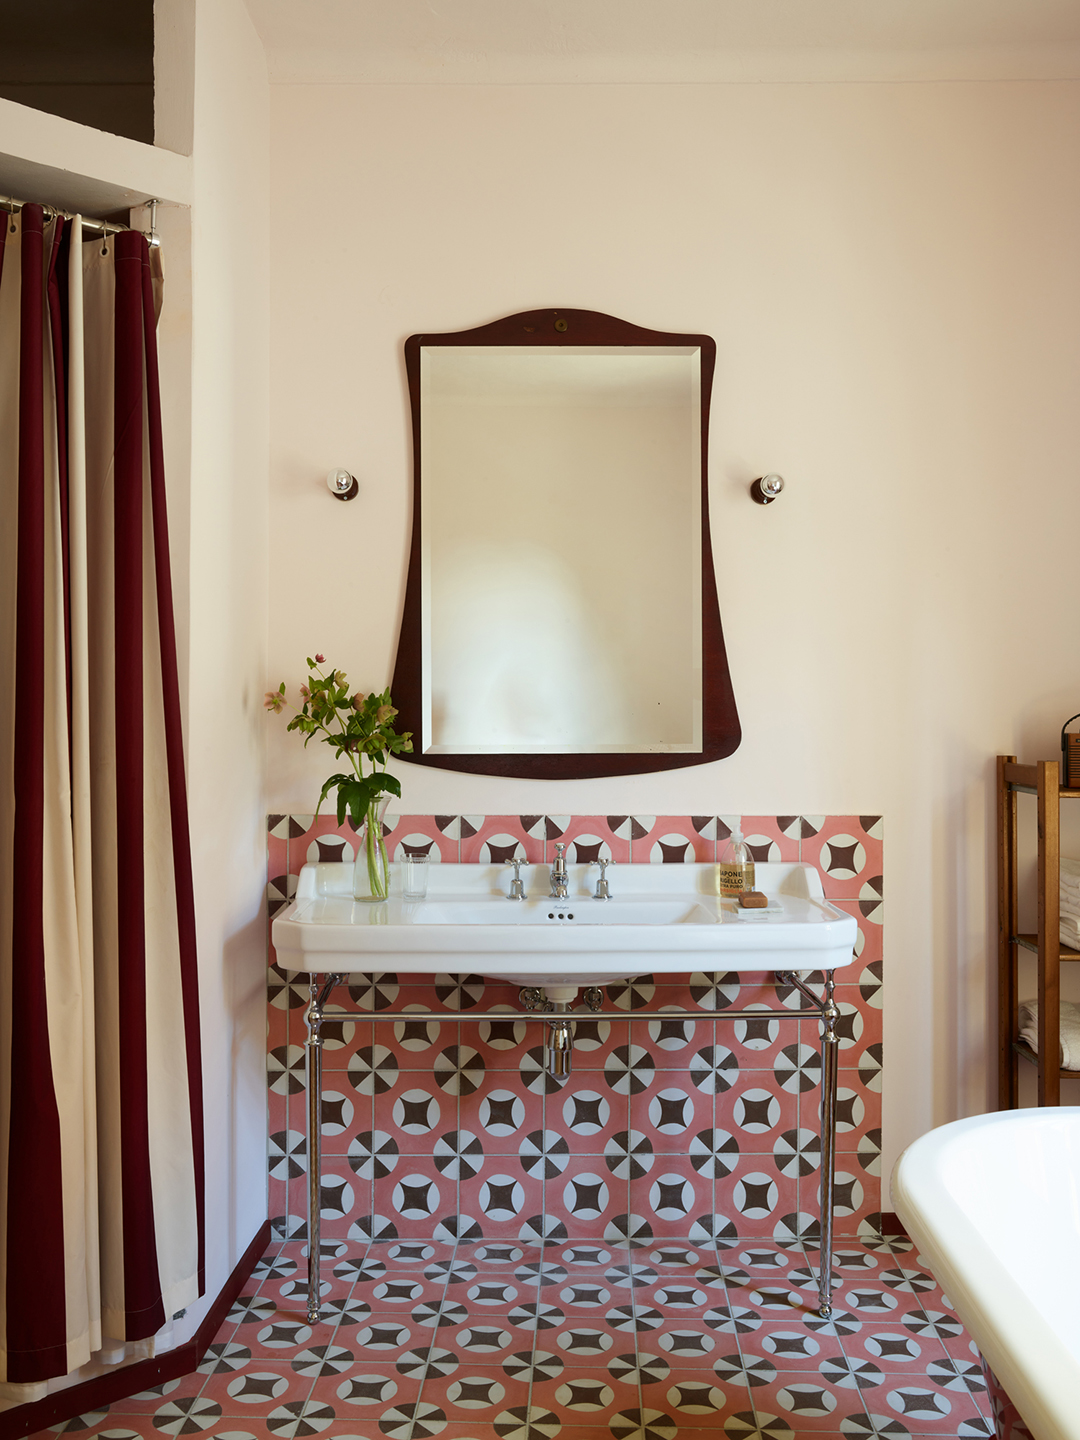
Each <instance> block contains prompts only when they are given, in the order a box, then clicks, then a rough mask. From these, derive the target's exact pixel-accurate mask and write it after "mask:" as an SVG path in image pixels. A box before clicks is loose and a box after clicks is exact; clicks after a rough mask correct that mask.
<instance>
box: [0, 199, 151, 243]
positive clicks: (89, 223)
mask: <svg viewBox="0 0 1080 1440" xmlns="http://www.w3.org/2000/svg"><path fill="white" fill-rule="evenodd" d="M31 204H41V208H42V210H44V211H45V213H46V214H47V215H48V216H50V217H53V216H56V215H62V216H63V217H64V219H65V220H74V219H75V214H74V212H73V211H71V210H64V209H62V208H61V207H60V206H59V205H46V204H44V203H42V202H40V201H31V200H16V199H15V198H14V196H12V195H0V207H2V208H3V209H5V210H7V212H8V213H9V214H10V215H14V213H15V211H16V210H21V209H22V208H23V206H24V205H31ZM143 204H144V205H149V206H150V229H149V231H146V230H139V231H136V233H137V234H139V235H145V236H146V240H147V243H148V244H149V245H153V246H159V245H160V244H161V237H160V236H159V235H158V233H157V227H156V224H155V222H156V220H157V207H158V202H157V201H156V200H144V201H143ZM82 228H83V230H89V232H90V233H91V235H102V236H104V235H119V234H120V233H121V232H122V231H124V230H134V229H135V226H134V225H117V224H115V223H114V222H113V221H112V220H95V219H94V218H93V217H92V216H86V215H84V216H82Z"/></svg>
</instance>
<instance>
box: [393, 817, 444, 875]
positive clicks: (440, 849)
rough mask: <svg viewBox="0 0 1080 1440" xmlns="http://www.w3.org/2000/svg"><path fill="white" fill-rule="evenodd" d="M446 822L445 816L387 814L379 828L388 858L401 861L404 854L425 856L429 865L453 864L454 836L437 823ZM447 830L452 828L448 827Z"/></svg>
mask: <svg viewBox="0 0 1080 1440" xmlns="http://www.w3.org/2000/svg"><path fill="white" fill-rule="evenodd" d="M449 819H451V817H449V816H445V815H440V816H436V815H396V814H394V813H393V812H390V813H388V814H387V816H386V819H385V820H384V822H383V829H384V832H385V839H386V850H387V854H388V855H389V856H390V859H391V860H403V859H404V858H405V857H406V856H407V855H426V856H427V857H428V859H429V860H430V861H431V862H432V863H433V864H438V863H440V862H443V863H450V864H456V863H457V860H458V848H459V842H458V840H457V837H456V836H454V835H448V834H447V833H446V830H444V829H443V828H442V827H441V826H440V824H439V821H440V820H441V821H447V820H449ZM449 828H451V829H453V828H454V827H453V826H452V825H451V826H450V827H449Z"/></svg>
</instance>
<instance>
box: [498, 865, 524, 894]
mask: <svg viewBox="0 0 1080 1440" xmlns="http://www.w3.org/2000/svg"><path fill="white" fill-rule="evenodd" d="M503 863H504V864H506V865H512V866H513V867H514V878H513V880H511V881H510V894H509V895H508V896H507V897H506V898H507V899H508V900H524V899H525V882H524V880H522V878H521V867H522V865H524V864H525V861H524V860H506V861H504V862H503Z"/></svg>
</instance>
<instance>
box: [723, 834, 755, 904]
mask: <svg viewBox="0 0 1080 1440" xmlns="http://www.w3.org/2000/svg"><path fill="white" fill-rule="evenodd" d="M718 878H719V882H720V894H721V895H726V896H729V897H734V896H737V895H739V894H741V893H742V891H743V890H753V888H754V857H753V856H752V855H751V854H750V847H749V846H748V845H747V843H746V841H745V840H744V839H743V833H742V831H741V830H740V829H739V827H738V826H736V827H735V829H734V830H733V831H732V832H731V837H730V839H729V840H728V842H727V845H725V847H724V851H723V854H722V855H721V856H720V874H719V877H718Z"/></svg>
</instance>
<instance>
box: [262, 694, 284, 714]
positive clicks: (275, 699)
mask: <svg viewBox="0 0 1080 1440" xmlns="http://www.w3.org/2000/svg"><path fill="white" fill-rule="evenodd" d="M284 704H285V696H284V695H282V694H281V693H280V691H278V690H267V692H266V696H265V698H264V699H263V705H264V707H265V708H266V709H267V710H272V711H273V712H274V714H275V715H280V714H281V710H282V707H283V706H284Z"/></svg>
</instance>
